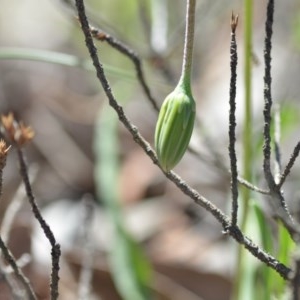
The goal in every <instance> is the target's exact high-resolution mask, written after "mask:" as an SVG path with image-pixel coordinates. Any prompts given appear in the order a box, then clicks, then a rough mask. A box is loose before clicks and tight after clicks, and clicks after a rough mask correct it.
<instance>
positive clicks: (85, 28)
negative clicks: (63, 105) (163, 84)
mask: <svg viewBox="0 0 300 300" xmlns="http://www.w3.org/2000/svg"><path fill="white" fill-rule="evenodd" d="M76 7H77V11H78V16H79V20H80V23H81V27H82V32H83V34H84V37H85V43H86V47H87V49H88V52H89V54H90V57H91V59H92V61H93V65H94V67H95V70H96V74H97V77H98V79H99V81H100V83H101V85H102V87H103V90H104V92H105V94H106V96H107V98H108V101H109V104H110V105H111V106H112V108H113V109H114V110H115V111H116V113H117V114H118V117H119V120H120V121H121V122H122V123H123V125H124V126H125V128H126V129H127V130H128V131H129V132H130V133H131V135H132V137H133V139H134V141H135V142H136V143H137V144H138V145H140V146H141V147H142V149H143V150H144V151H145V153H146V154H147V155H148V156H149V157H150V158H151V160H152V162H153V163H154V164H158V160H157V157H156V154H155V152H154V151H153V149H152V148H151V147H150V145H149V143H148V142H146V140H145V139H144V138H143V137H142V136H141V134H140V133H139V131H138V130H137V128H136V127H135V126H134V125H133V124H132V123H131V122H130V121H129V119H128V118H127V116H126V115H125V113H124V110H123V108H122V106H120V105H119V104H118V102H117V101H116V99H115V97H114V95H113V93H112V91H111V88H110V85H109V83H108V81H107V78H106V76H105V73H104V70H103V67H102V65H101V63H100V61H99V58H98V54H97V49H96V47H95V45H94V42H93V38H92V36H91V32H90V27H89V23H88V20H87V17H86V14H85V7H84V3H83V0H76ZM164 174H165V175H166V176H167V178H169V179H170V180H171V181H172V182H173V183H174V184H175V185H176V186H177V187H178V188H179V189H180V190H181V191H182V192H183V193H184V194H186V195H187V196H189V197H190V198H191V199H193V200H194V201H195V203H197V204H199V205H200V206H202V207H203V208H205V209H206V210H207V211H208V212H210V213H211V214H212V215H213V216H214V217H215V218H216V219H217V220H218V221H219V222H220V223H221V224H222V226H223V228H224V230H225V231H226V232H227V234H229V235H230V236H232V237H233V238H234V239H235V240H236V241H237V242H238V243H240V244H242V245H244V247H245V248H246V249H248V251H249V252H250V253H252V255H254V256H255V257H257V258H258V259H259V260H261V261H262V262H264V263H265V264H266V265H268V266H270V267H271V268H273V269H274V270H276V271H277V272H278V273H279V274H280V275H281V276H282V277H283V278H285V279H287V278H288V275H289V274H290V272H291V270H290V269H289V268H288V267H286V266H285V265H284V264H282V263H280V262H279V261H277V260H276V259H275V258H274V257H272V256H271V255H269V254H268V253H266V252H264V251H263V250H262V249H260V248H259V247H258V246H257V245H255V244H254V243H253V242H252V241H251V240H250V239H249V238H248V237H246V236H244V235H243V233H242V232H241V231H240V229H239V228H238V227H237V226H231V223H230V221H229V220H228V218H227V216H226V215H225V214H224V213H223V212H222V211H221V210H220V209H218V208H217V207H216V206H215V205H214V204H213V203H211V202H210V201H208V200H207V199H206V198H205V197H203V196H202V195H200V194H199V193H198V192H197V191H196V190H194V189H192V188H191V187H190V186H188V185H187V184H186V183H185V182H184V181H183V180H182V179H181V178H180V177H179V176H178V175H177V174H175V173H174V172H172V171H171V172H167V173H164Z"/></svg>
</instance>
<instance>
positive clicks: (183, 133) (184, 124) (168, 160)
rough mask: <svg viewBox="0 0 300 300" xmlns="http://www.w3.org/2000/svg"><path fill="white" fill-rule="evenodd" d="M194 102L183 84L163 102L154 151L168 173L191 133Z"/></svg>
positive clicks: (179, 156)
mask: <svg viewBox="0 0 300 300" xmlns="http://www.w3.org/2000/svg"><path fill="white" fill-rule="evenodd" d="M194 121H195V101H194V99H193V96H192V93H191V91H190V89H189V88H186V87H185V85H184V84H183V83H180V84H178V86H177V87H176V88H175V89H174V91H173V92H171V93H170V94H169V95H168V96H167V97H166V99H165V100H164V102H163V104H162V107H161V109H160V113H159V116H158V121H157V124H156V130H155V149H156V153H157V157H158V161H159V163H160V165H161V167H162V168H163V170H165V171H170V170H171V169H172V168H173V167H175V166H176V165H177V164H178V162H179V161H180V160H181V158H182V157H183V155H184V153H185V151H186V149H187V147H188V145H189V142H190V139H191V135H192V132H193V128H194Z"/></svg>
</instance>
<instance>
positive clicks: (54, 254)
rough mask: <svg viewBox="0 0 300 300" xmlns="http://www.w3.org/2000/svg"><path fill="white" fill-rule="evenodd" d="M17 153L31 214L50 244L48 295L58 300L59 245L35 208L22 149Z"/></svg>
mask: <svg viewBox="0 0 300 300" xmlns="http://www.w3.org/2000/svg"><path fill="white" fill-rule="evenodd" d="M17 153H18V159H19V164H20V174H21V177H22V180H23V183H24V185H25V190H26V194H27V197H28V200H29V203H30V205H31V209H32V212H33V214H34V216H35V218H36V219H37V221H38V222H39V223H40V225H41V228H42V230H43V231H44V234H45V236H46V237H47V239H48V240H49V242H50V245H51V258H52V272H51V283H50V293H51V299H52V300H56V299H58V295H59V293H58V283H59V269H60V267H59V258H60V245H59V244H58V243H57V242H56V240H55V237H54V234H53V233H52V230H51V228H50V226H49V225H48V224H47V222H46V221H45V220H44V218H43V217H42V215H41V212H40V210H39V208H38V206H37V203H36V201H35V198H34V195H33V192H32V189H31V184H30V181H29V176H28V171H27V166H26V163H25V159H24V156H23V153H22V149H21V148H20V147H18V146H17Z"/></svg>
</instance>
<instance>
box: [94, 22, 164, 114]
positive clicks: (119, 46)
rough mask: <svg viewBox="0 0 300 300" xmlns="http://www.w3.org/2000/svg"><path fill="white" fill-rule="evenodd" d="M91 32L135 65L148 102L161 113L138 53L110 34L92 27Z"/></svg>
mask: <svg viewBox="0 0 300 300" xmlns="http://www.w3.org/2000/svg"><path fill="white" fill-rule="evenodd" d="M90 31H91V34H92V36H93V37H94V38H95V39H96V40H98V41H101V42H103V41H105V42H107V43H108V44H109V45H110V46H112V47H113V48H114V49H116V50H118V51H119V52H120V53H122V54H124V55H125V56H127V57H128V58H129V59H130V60H131V61H132V63H133V64H134V67H135V70H136V75H137V79H138V80H139V82H140V84H141V86H142V88H143V90H144V93H145V95H146V96H147V98H148V100H149V101H150V103H151V104H152V106H153V108H154V109H155V110H156V111H157V112H158V111H159V107H158V104H157V102H156V100H155V99H154V97H153V96H152V94H151V91H150V88H149V86H148V84H147V83H146V79H145V76H144V72H143V68H142V63H141V59H140V58H139V56H138V55H137V53H135V52H134V51H133V50H132V49H130V48H129V47H128V46H127V45H125V44H124V43H122V42H120V41H119V40H118V39H116V38H115V37H113V36H111V35H109V34H108V33H106V32H104V31H103V30H100V29H97V28H95V27H92V26H90Z"/></svg>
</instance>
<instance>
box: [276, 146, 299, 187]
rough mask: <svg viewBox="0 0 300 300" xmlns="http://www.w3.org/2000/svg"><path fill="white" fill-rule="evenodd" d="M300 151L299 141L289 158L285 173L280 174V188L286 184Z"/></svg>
mask: <svg viewBox="0 0 300 300" xmlns="http://www.w3.org/2000/svg"><path fill="white" fill-rule="evenodd" d="M299 153H300V142H298V143H297V145H296V147H295V148H294V150H293V153H292V155H291V157H290V160H289V162H288V164H287V165H286V167H285V169H284V171H283V173H282V174H281V176H280V181H279V183H278V186H279V188H281V187H282V185H283V184H284V182H285V180H286V178H287V176H288V175H289V174H290V172H291V169H292V167H293V165H294V163H295V161H296V159H297V157H298V156H299Z"/></svg>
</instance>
